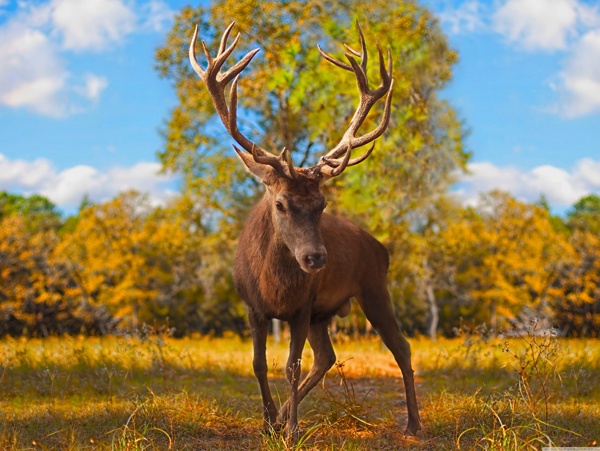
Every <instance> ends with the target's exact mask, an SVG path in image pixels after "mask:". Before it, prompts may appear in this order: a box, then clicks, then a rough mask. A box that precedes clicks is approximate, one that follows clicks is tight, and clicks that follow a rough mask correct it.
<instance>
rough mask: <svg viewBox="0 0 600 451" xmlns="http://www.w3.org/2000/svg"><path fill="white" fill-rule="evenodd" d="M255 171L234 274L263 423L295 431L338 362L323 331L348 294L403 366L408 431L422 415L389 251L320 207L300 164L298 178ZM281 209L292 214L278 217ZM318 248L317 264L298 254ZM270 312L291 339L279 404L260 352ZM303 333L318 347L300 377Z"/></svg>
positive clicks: (316, 191)
mask: <svg viewBox="0 0 600 451" xmlns="http://www.w3.org/2000/svg"><path fill="white" fill-rule="evenodd" d="M250 166H252V165H250ZM249 169H250V170H252V169H253V168H252V167H249ZM260 171H261V178H262V179H263V181H265V182H266V184H267V192H266V193H265V195H264V197H263V199H262V200H261V201H260V202H259V203H258V205H257V206H256V207H255V209H254V210H253V211H252V213H251V214H250V217H249V219H248V221H247V222H246V225H245V226H244V229H243V231H242V234H241V236H240V241H239V245H238V249H237V252H236V256H235V265H234V281H235V284H236V287H237V290H238V292H239V294H240V296H241V297H242V299H243V300H244V301H245V302H246V304H247V305H248V307H249V319H250V326H251V330H252V335H253V340H254V351H255V358H254V370H255V374H256V376H257V379H258V381H259V385H260V388H261V392H262V396H263V407H264V413H265V424H266V426H267V427H274V426H276V425H277V426H278V427H279V426H283V424H284V423H286V424H287V430H288V433H290V434H297V433H298V432H297V429H298V424H297V405H298V403H299V402H300V401H301V400H302V398H304V397H305V396H306V394H307V393H308V392H309V391H310V390H311V389H312V388H313V387H314V386H315V385H316V384H317V383H318V382H319V380H320V379H321V378H322V377H323V375H324V374H325V372H326V371H327V370H328V369H329V368H331V366H332V365H333V364H334V363H335V353H334V352H333V348H332V346H331V341H330V339H329V335H328V331H327V327H328V324H329V320H330V319H331V317H332V316H333V315H335V314H336V313H338V312H339V313H341V314H344V313H345V314H347V313H348V308H349V301H350V299H351V298H352V297H355V298H356V299H357V300H358V302H359V305H360V306H361V308H362V309H363V311H364V312H365V314H366V316H367V318H368V319H369V320H370V321H371V323H372V324H373V326H374V327H375V329H376V330H377V331H378V332H379V333H380V335H381V336H382V339H383V340H384V342H385V343H386V345H387V346H388V347H389V348H390V350H391V351H392V353H393V354H394V357H395V358H396V361H397V362H398V364H399V366H400V368H401V370H402V374H403V376H404V383H405V389H406V395H407V405H408V410H409V423H408V427H407V433H409V434H415V433H416V432H417V431H418V430H419V429H420V420H419V413H418V408H417V403H416V395H415V389H414V381H413V370H412V367H411V364H410V348H409V345H408V343H407V342H406V340H405V339H404V337H403V336H402V334H401V333H400V331H399V329H398V325H397V323H396V320H395V319H394V315H393V310H392V305H391V302H390V299H389V294H388V292H387V288H386V285H387V270H388V265H389V257H388V253H387V250H386V249H385V247H384V246H383V245H382V244H381V243H379V242H378V241H377V240H376V239H375V238H373V237H372V236H371V235H369V234H368V233H367V232H365V231H364V230H362V229H360V228H359V227H358V226H356V225H355V224H354V223H352V222H351V221H349V220H348V219H346V218H343V217H340V216H333V215H330V214H328V213H325V212H322V210H323V206H324V202H323V196H322V195H321V193H320V191H319V182H322V181H316V180H315V179H314V178H313V177H311V176H310V175H309V174H306V173H304V172H302V170H298V172H299V174H300V176H299V177H298V179H297V180H289V179H286V178H283V177H276V176H275V172H274V171H273V170H271V169H270V168H265V167H262V168H261V169H260ZM265 171H266V172H267V174H265ZM277 201H280V202H282V203H284V204H285V207H286V211H285V212H280V211H278V209H277V208H276V202H277ZM281 216H284V217H285V216H289V217H288V218H284V220H282V219H281ZM290 236H292V237H294V238H293V239H290V238H289V237H290ZM322 247H324V249H325V250H326V253H327V261H326V264H325V266H324V267H323V268H322V269H320V270H318V271H311V272H307V271H306V270H305V269H304V270H303V268H302V265H301V263H300V261H301V260H302V258H303V257H302V256H303V255H305V254H306V253H310V252H319V249H321V248H322ZM298 248H300V249H302V251H298ZM273 318H278V319H281V320H285V321H288V322H289V324H290V330H291V339H292V342H291V344H290V357H289V359H288V364H287V367H286V373H287V377H288V380H289V381H290V384H291V388H292V393H291V395H290V398H289V399H288V400H287V401H286V402H285V404H284V405H283V407H282V408H281V410H280V411H278V410H277V408H276V406H275V405H274V402H273V399H272V397H271V393H270V390H269V386H268V380H267V362H266V355H265V350H266V337H267V331H268V324H269V320H271V319H273ZM307 338H308V340H309V342H310V344H311V346H312V348H313V351H314V353H315V364H314V366H313V368H312V369H311V371H310V373H309V374H308V375H307V376H306V378H305V379H304V380H303V381H302V383H301V384H299V377H300V357H301V355H302V349H303V347H304V343H305V341H306V339H307Z"/></svg>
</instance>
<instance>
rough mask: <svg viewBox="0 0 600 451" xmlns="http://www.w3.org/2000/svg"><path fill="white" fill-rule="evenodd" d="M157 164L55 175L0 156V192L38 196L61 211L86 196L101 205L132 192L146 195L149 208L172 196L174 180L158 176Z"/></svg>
mask: <svg viewBox="0 0 600 451" xmlns="http://www.w3.org/2000/svg"><path fill="white" fill-rule="evenodd" d="M160 168H161V166H160V164H159V163H153V162H141V163H137V164H135V165H133V166H130V167H115V168H111V169H109V170H108V171H105V172H101V171H99V170H97V169H95V168H93V167H91V166H87V165H77V166H73V167H71V168H67V169H64V170H62V171H58V170H57V169H56V168H55V167H54V165H53V164H52V163H51V162H50V161H48V160H46V159H44V158H38V159H36V160H33V161H27V160H20V159H9V158H7V157H6V156H4V155H2V154H0V190H10V191H11V192H22V193H23V194H26V195H29V194H33V193H39V194H41V195H43V196H45V197H47V198H48V199H50V200H51V201H52V202H54V203H55V204H56V205H57V206H59V207H61V208H63V209H69V208H73V207H76V206H77V205H78V204H79V203H80V202H81V199H82V198H83V196H84V195H87V196H88V197H89V198H90V199H91V200H92V201H95V202H102V201H106V200H109V199H112V198H114V197H115V196H116V195H117V194H118V193H120V192H123V191H126V190H129V189H136V190H138V191H141V192H145V193H148V194H149V195H150V199H151V201H152V203H153V204H155V205H160V204H164V202H165V201H166V199H167V198H169V197H170V196H172V195H173V194H174V190H173V189H172V185H173V181H174V178H173V177H172V176H169V175H165V174H160V173H159V171H160Z"/></svg>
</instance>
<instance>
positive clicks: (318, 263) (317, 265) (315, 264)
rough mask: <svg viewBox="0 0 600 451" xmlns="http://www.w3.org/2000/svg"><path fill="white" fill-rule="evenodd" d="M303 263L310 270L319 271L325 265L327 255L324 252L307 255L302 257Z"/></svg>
mask: <svg viewBox="0 0 600 451" xmlns="http://www.w3.org/2000/svg"><path fill="white" fill-rule="evenodd" d="M304 262H305V263H306V266H308V267H309V268H310V269H315V270H316V269H321V268H322V267H323V266H325V263H327V254H326V253H324V252H320V253H315V254H309V255H307V256H306V257H304Z"/></svg>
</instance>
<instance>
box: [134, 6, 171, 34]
mask: <svg viewBox="0 0 600 451" xmlns="http://www.w3.org/2000/svg"><path fill="white" fill-rule="evenodd" d="M142 16H145V19H144V23H143V25H142V28H144V29H146V30H150V31H156V32H159V31H163V30H164V29H165V28H166V27H167V26H168V25H169V24H170V23H171V22H172V21H173V18H174V17H175V11H174V10H172V9H171V8H170V7H169V5H167V4H166V3H165V2H162V1H156V0H152V1H150V2H148V3H147V4H145V5H144V6H143V7H142Z"/></svg>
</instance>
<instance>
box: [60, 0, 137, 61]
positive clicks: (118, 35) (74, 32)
mask: <svg viewBox="0 0 600 451" xmlns="http://www.w3.org/2000/svg"><path fill="white" fill-rule="evenodd" d="M51 7H52V12H51V20H52V23H53V25H54V29H53V32H54V33H57V34H59V35H60V36H61V37H62V46H63V48H65V49H68V50H86V49H93V50H103V49H105V48H106V47H107V46H108V45H110V44H112V43H115V42H119V41H120V40H122V39H123V38H124V37H125V36H126V35H127V34H129V33H131V32H133V31H134V28H135V21H136V17H135V14H134V12H133V11H132V10H131V8H129V7H128V6H127V5H126V4H125V3H124V2H123V1H122V0H53V1H52V2H51Z"/></svg>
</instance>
